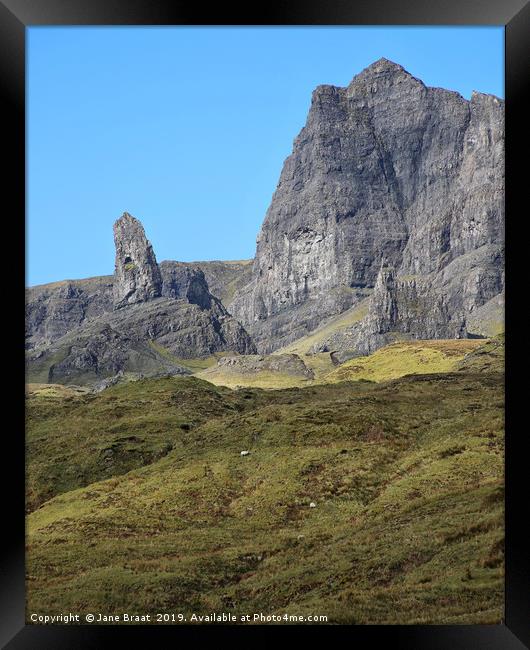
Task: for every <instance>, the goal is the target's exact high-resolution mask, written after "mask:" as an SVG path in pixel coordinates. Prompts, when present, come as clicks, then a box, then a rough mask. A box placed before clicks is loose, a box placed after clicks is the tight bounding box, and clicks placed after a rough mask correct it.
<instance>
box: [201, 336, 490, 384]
mask: <svg viewBox="0 0 530 650" xmlns="http://www.w3.org/2000/svg"><path fill="white" fill-rule="evenodd" d="M484 344H485V341H484V340H483V339H482V340H481V339H460V340H454V339H451V340H437V341H400V342H399V343H392V344H391V345H387V346H385V347H384V348H381V349H379V350H377V351H376V352H374V353H373V354H371V355H368V356H366V357H357V358H355V359H351V360H350V361H346V362H345V363H343V364H341V365H340V366H335V365H334V364H333V362H332V360H331V358H330V355H329V352H322V353H319V354H305V353H302V350H303V349H304V348H303V347H301V348H299V350H300V351H299V353H298V354H299V356H300V358H301V359H302V360H303V362H304V364H305V365H306V366H307V367H308V368H310V369H311V370H312V371H313V373H314V379H308V378H307V377H306V376H304V375H303V374H300V376H296V375H293V374H286V373H282V372H256V373H237V372H235V371H234V370H233V369H232V368H229V367H228V368H227V367H226V366H218V365H211V364H210V365H209V367H208V368H206V369H205V370H202V371H199V372H198V373H197V376H198V377H200V378H202V379H205V380H206V381H209V382H211V383H213V384H216V385H218V386H228V387H230V388H237V387H240V386H247V387H254V388H256V387H257V388H277V389H282V388H292V387H294V386H299V387H304V386H308V385H314V384H326V383H334V382H338V381H358V380H360V379H364V380H368V381H377V382H382V381H389V380H390V379H397V378H398V377H403V376H404V375H409V374H418V375H424V374H430V373H436V372H449V371H451V370H456V369H458V368H459V367H460V366H459V364H460V363H461V362H463V360H464V359H465V358H466V356H467V355H469V354H470V353H472V352H473V351H475V350H478V349H479V348H481V347H482V346H484ZM290 348H291V346H290ZM287 349H288V348H284V350H287ZM293 349H296V346H294V347H293ZM291 353H292V351H291ZM277 354H279V351H278V352H275V353H274V355H277ZM274 355H273V356H274ZM486 356H487V355H486ZM488 358H489V357H488Z"/></svg>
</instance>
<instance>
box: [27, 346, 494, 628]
mask: <svg viewBox="0 0 530 650" xmlns="http://www.w3.org/2000/svg"><path fill="white" fill-rule="evenodd" d="M488 345H489V344H488ZM501 347H502V346H501ZM495 351H497V352H499V348H498V347H497V348H495V350H490V351H489V352H488V351H487V352H486V353H484V354H483V356H482V359H481V363H482V365H481V367H480V368H479V369H477V368H475V367H473V366H472V365H468V367H467V368H466V366H465V364H464V363H461V369H460V370H456V371H454V372H448V373H444V374H429V375H416V376H415V375H412V376H407V377H403V378H400V379H396V380H394V381H389V382H385V383H380V384H377V383H372V382H366V381H357V382H341V383H336V384H328V385H318V386H317V385H313V386H308V387H306V388H303V389H301V388H288V389H284V390H275V391H267V390H260V389H256V388H246V389H242V390H237V391H231V390H228V389H224V388H218V387H215V386H212V385H209V384H208V383H206V382H201V381H199V380H198V379H195V378H189V377H188V378H170V379H150V380H144V381H139V382H134V383H129V384H124V385H121V386H116V387H114V388H111V389H108V390H106V391H104V392H103V393H100V394H98V395H96V396H87V395H77V396H74V397H72V396H69V398H61V397H47V398H45V397H40V398H34V403H33V404H32V403H31V400H30V403H29V407H30V408H29V410H30V414H31V417H30V420H29V423H28V442H29V444H30V446H31V445H32V444H33V445H35V446H34V447H33V449H32V453H31V456H30V463H29V465H28V476H29V477H30V478H31V480H32V481H34V479H33V477H34V476H36V475H37V474H38V475H39V477H40V478H39V482H40V488H39V489H40V491H41V492H40V493H41V494H45V493H46V489H47V488H49V490H50V492H51V493H53V492H54V493H55V494H56V496H52V497H51V498H49V500H47V501H46V502H44V503H41V505H40V507H38V508H37V509H35V510H34V511H33V512H32V513H31V514H30V515H29V516H28V527H27V564H26V567H27V597H28V604H27V608H28V611H37V612H46V613H48V614H53V613H63V612H64V611H76V612H80V613H84V612H94V611H101V612H105V613H108V614H119V613H123V612H125V611H134V612H142V613H155V612H172V611H177V612H181V613H183V614H184V615H185V616H187V617H189V616H190V615H191V614H192V613H196V614H203V615H204V614H208V613H211V612H212V611H218V612H222V611H225V612H230V613H233V614H235V615H242V614H246V613H254V612H264V613H265V614H296V615H308V614H321V615H326V616H328V622H329V623H360V624H363V623H409V624H417V623H459V624H463V623H467V624H471V623H499V622H500V620H501V618H502V615H503V566H504V563H503V539H504V530H503V499H504V497H503V494H504V493H503V449H504V435H503V375H502V373H500V372H498V370H497V367H496V366H495V365H491V366H490V368H489V369H488V368H486V369H484V363H483V362H484V361H485V359H486V358H487V357H488V356H489V355H493V354H494V353H495ZM472 354H474V353H472ZM468 361H469V359H468ZM183 421H186V422H187V423H188V424H191V426H190V427H189V428H188V429H186V430H183V429H180V428H179V423H181V422H183ZM74 432H75V433H76V434H77V435H76V436H74V435H73V433H74ZM112 435H120V436H131V435H135V436H137V437H142V438H143V439H144V443H143V444H146V445H149V446H150V447H152V448H156V447H157V445H158V444H160V443H161V442H166V441H167V442H169V443H170V444H171V445H172V448H171V449H170V450H169V451H168V452H167V453H165V455H163V457H160V458H159V459H158V460H156V459H155V458H153V459H151V461H150V462H149V464H144V465H143V466H138V467H133V468H131V469H130V471H127V472H126V473H122V472H121V471H119V472H114V473H113V475H112V476H110V477H108V478H106V480H98V477H99V472H103V476H105V474H104V472H105V471H107V470H106V469H105V468H104V467H103V468H99V466H100V465H101V464H102V463H104V460H103V459H102V457H101V455H100V454H99V449H100V447H101V445H108V440H111V439H112ZM108 436H110V438H108ZM100 442H101V444H100ZM244 449H247V450H250V451H251V453H250V455H248V456H244V457H242V456H241V455H240V451H241V450H244ZM59 454H63V455H65V456H66V458H65V459H64V460H63V461H62V462H63V469H64V470H66V469H67V468H68V467H79V466H80V465H76V463H81V464H83V463H85V465H84V466H85V467H88V468H90V471H91V472H92V474H90V472H89V474H88V475H87V480H91V481H92V480H93V481H94V482H90V484H89V485H86V486H84V487H82V486H81V485H77V486H76V485H75V481H74V482H72V483H71V484H70V486H69V489H68V491H65V488H66V487H67V486H65V485H59V484H58V483H57V481H56V478H54V475H55V473H57V469H56V468H57V463H58V462H59V459H58V455H59ZM81 461H82V462H81ZM98 468H99V469H98ZM123 469H124V470H125V467H124V468H123ZM86 471H88V470H86ZM28 488H29V494H30V498H29V501H30V502H31V499H32V498H34V494H35V485H34V483H31V482H30V484H29V485H28ZM312 501H314V502H315V503H316V508H309V503H310V502H312Z"/></svg>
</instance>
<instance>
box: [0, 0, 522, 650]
mask: <svg viewBox="0 0 530 650" xmlns="http://www.w3.org/2000/svg"><path fill="white" fill-rule="evenodd" d="M105 24H109V25H144V24H145V25H202V24H208V25H275V24H279V25H348V24H350V25H504V26H505V36H506V41H505V43H506V45H505V65H506V69H505V86H506V248H507V251H506V252H507V270H508V274H507V275H508V277H507V294H506V295H507V304H506V325H507V326H506V329H507V346H506V349H507V390H506V397H507V428H506V443H507V451H506V454H507V455H506V599H505V607H506V609H505V620H504V622H503V624H501V625H491V626H484V625H476V626H467V625H466V626H437V625H432V626H399V625H398V626H339V627H336V628H334V629H330V627H312V629H311V635H312V636H313V635H314V634H317V636H318V635H320V634H323V635H324V634H325V635H326V637H325V638H326V640H327V641H328V643H329V634H330V633H332V632H335V633H339V634H341V636H343V638H344V640H347V641H348V642H351V643H352V644H353V645H357V646H358V647H359V648H365V647H367V648H368V647H370V648H371V647H375V646H377V645H378V644H382V647H390V648H403V649H405V648H406V649H407V650H412V649H414V648H425V649H429V650H438V649H440V650H442V649H446V648H447V649H449V648H450V649H451V650H460V649H462V650H470V649H475V648H476V649H482V648H484V649H491V650H496V649H499V650H511V649H513V650H516V649H519V648H524V647H530V599H529V592H530V562H529V559H528V558H529V556H530V553H528V550H527V546H528V543H527V537H526V535H525V533H524V530H525V526H526V523H527V522H526V518H525V514H526V512H525V507H524V502H525V498H524V495H525V494H526V491H527V489H526V480H525V479H526V474H527V472H528V470H527V469H526V464H527V461H526V458H527V456H526V455H525V454H524V442H525V438H526V436H527V433H526V430H525V429H527V427H521V428H518V427H512V422H515V418H514V413H515V411H516V410H517V408H519V407H520V405H521V404H524V397H523V390H524V385H522V384H521V383H518V382H517V381H516V380H514V378H516V377H517V376H518V364H522V363H524V362H523V361H522V360H521V358H520V355H519V354H518V353H517V351H514V350H515V347H514V346H513V344H512V342H513V341H516V340H517V337H518V334H517V332H521V331H522V328H521V326H520V324H519V319H518V318H516V317H513V316H512V309H513V310H514V311H515V309H516V306H514V305H513V303H512V302H511V301H513V297H512V296H516V293H515V291H514V290H513V288H512V287H513V283H512V281H511V278H512V277H516V275H517V269H516V268H515V270H514V267H517V264H518V263H519V264H520V263H521V260H520V259H519V258H518V256H517V255H516V254H515V252H513V251H514V247H515V246H516V242H517V240H519V239H520V236H519V225H520V224H519V220H518V218H517V215H518V214H519V215H520V216H521V217H523V216H524V213H523V212H522V211H519V210H518V207H517V206H525V203H526V202H527V200H528V199H527V194H528V192H527V190H526V185H527V184H528V181H527V180H526V176H527V174H528V172H527V167H528V166H527V165H521V164H520V163H519V162H518V161H522V160H525V158H527V157H528V153H527V152H528V145H527V140H528V135H527V131H528V128H527V122H528V118H527V112H528V111H527V106H528V104H527V103H526V101H525V92H524V91H525V90H526V86H527V82H528V69H529V63H530V4H529V3H528V0H445V1H444V2H438V3H434V2H432V1H429V0H408V1H406V2H405V1H402V2H396V1H395V0H370V1H367V0H362V1H359V2H348V1H347V0H327V1H320V2H319V1H318V0H306V1H305V2H304V1H303V0H295V1H289V0H283V1H282V2H277V3H276V4H275V5H272V4H271V5H267V6H266V5H263V6H260V5H255V6H254V8H253V9H251V8H250V4H249V5H247V7H246V8H245V7H243V6H242V7H239V6H237V5H236V3H234V4H233V5H227V4H225V3H223V4H218V5H216V6H212V7H211V8H208V9H207V10H206V9H205V8H204V7H202V6H200V5H197V4H194V3H185V2H179V1H171V0H85V1H83V0H66V1H65V0H0V51H1V54H0V88H1V93H2V108H3V109H4V115H5V117H4V125H5V129H4V159H5V161H7V163H8V165H7V169H6V170H5V172H4V176H3V179H4V183H3V187H4V196H5V195H6V194H7V195H8V197H9V198H11V202H10V205H11V208H10V212H9V219H6V218H5V215H4V223H5V222H6V221H9V224H6V225H9V226H10V229H11V232H10V234H9V242H10V244H9V247H10V248H11V250H12V252H14V253H15V255H16V256H17V261H16V263H15V264H14V265H11V267H10V268H11V269H17V271H18V273H19V274H20V275H19V276H18V277H17V278H15V277H14V272H13V273H12V274H11V280H10V282H9V287H8V289H9V291H11V292H12V297H9V298H7V300H9V301H10V303H11V306H12V307H11V309H12V311H11V312H10V313H12V314H14V316H13V317H11V318H10V319H9V323H8V328H9V332H10V333H9V337H10V339H9V340H10V341H15V342H16V344H15V343H13V344H12V345H11V347H12V348H13V350H12V354H13V360H12V361H11V363H12V364H13V365H12V368H16V369H18V368H20V383H19V381H18V377H19V375H18V374H16V372H15V373H14V374H13V373H12V374H11V376H13V377H14V379H13V381H12V382H11V387H12V389H13V393H14V394H13V399H12V401H10V403H9V411H10V412H11V414H12V415H13V416H14V419H15V421H16V422H17V423H18V424H19V426H18V427H17V426H14V427H9V432H8V430H7V429H6V431H5V432H4V439H5V443H4V464H5V465H9V466H10V467H11V469H12V472H11V473H9V472H7V471H6V468H5V467H4V469H3V471H2V472H1V474H2V479H3V480H4V481H5V485H4V490H3V492H2V494H3V497H4V499H3V503H2V505H3V507H4V511H5V510H8V513H7V515H5V516H4V522H7V526H6V527H5V528H4V543H5V544H6V547H5V549H4V551H3V554H2V556H1V559H0V643H1V644H2V647H5V648H9V649H10V650H21V649H23V648H31V649H32V650H33V649H37V648H38V649H41V648H50V649H52V648H53V650H60V649H62V648H65V649H70V648H105V647H112V646H113V645H114V644H115V643H119V642H123V641H124V639H125V637H126V638H127V642H129V643H130V642H134V643H138V644H140V645H142V647H143V646H146V645H147V644H154V647H163V648H165V647H168V646H169V644H170V643H171V644H174V643H176V642H177V643H178V642H182V643H186V642H190V641H192V640H193V641H195V640H196V639H199V638H202V637H204V636H205V635H208V636H209V637H211V638H212V639H215V642H216V643H219V642H220V641H221V639H220V638H219V635H220V633H225V632H226V633H228V632H230V633H233V632H236V633H237V635H238V636H240V637H242V639H247V640H249V641H251V635H252V634H254V633H255V631H256V628H255V627H254V626H248V627H244V626H238V627H237V628H235V627H225V628H223V629H221V628H219V627H217V626H196V627H184V626H161V627H154V626H123V627H118V626H116V627H112V626H103V627H98V626H93V627H90V626H71V627H68V626H38V625H25V622H24V617H25V589H24V578H25V572H24V533H25V526H24V496H23V495H24V438H23V433H22V432H23V430H24V429H23V426H24V421H23V418H24V400H23V395H24V393H23V392H22V382H23V381H24V377H23V373H24V370H23V365H22V359H21V358H20V357H19V352H18V351H17V350H20V351H21V350H23V344H22V341H20V342H19V340H18V332H20V337H21V338H22V331H23V327H22V322H20V329H18V328H19V321H18V319H19V318H20V320H21V321H22V301H23V297H22V296H23V295H24V293H23V287H22V283H23V282H24V279H23V278H24V273H23V268H22V259H23V257H24V250H25V228H24V223H25V219H24V215H25V109H24V101H25V31H26V27H29V26H36V25H105ZM525 181H526V183H525ZM523 197H524V198H523ZM525 212H526V210H525ZM522 261H523V263H524V261H525V260H524V259H523V260H522ZM521 268H522V267H521ZM19 304H20V311H18V305H19ZM518 327H519V328H520V329H519V330H518ZM520 367H521V368H522V367H523V366H520ZM521 376H523V375H521ZM15 432H16V435H15ZM8 433H9V435H7V434H8ZM523 434H524V435H523ZM521 496H522V497H523V498H521ZM8 531H9V532H8ZM285 631H286V626H270V627H261V628H260V630H259V634H260V637H261V638H262V639H263V640H264V641H265V642H266V641H267V640H272V639H273V638H276V635H278V634H282V635H284V634H285ZM300 631H304V630H303V628H300V627H297V628H296V633H297V634H299V633H300ZM223 635H224V634H223ZM155 637H156V638H157V639H159V640H158V642H157V641H153V639H154V638H155ZM313 639H314V641H315V642H318V639H317V638H314V637H313ZM322 639H324V637H322Z"/></svg>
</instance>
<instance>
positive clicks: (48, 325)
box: [25, 275, 114, 350]
mask: <svg viewBox="0 0 530 650" xmlns="http://www.w3.org/2000/svg"><path fill="white" fill-rule="evenodd" d="M113 304H114V293H113V278H112V276H111V275H106V276H102V277H98V278H87V279H86V280H65V281H63V282H54V283H52V284H43V285H40V286H37V287H30V288H28V289H27V290H26V344H25V345H26V349H27V350H32V349H34V348H36V347H39V346H43V345H49V344H51V343H53V342H54V341H56V340H57V339H59V338H60V337H61V336H64V335H65V334H66V333H67V332H69V331H71V330H72V329H74V327H77V326H78V325H81V323H84V322H86V321H90V320H92V319H95V318H98V317H99V316H101V315H102V314H104V313H106V312H108V311H111V310H112V309H113Z"/></svg>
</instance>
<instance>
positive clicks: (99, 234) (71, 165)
mask: <svg viewBox="0 0 530 650" xmlns="http://www.w3.org/2000/svg"><path fill="white" fill-rule="evenodd" d="M503 39H504V30H503V28H502V27H471V28H467V27H457V28H454V27H431V28H423V27H408V28H395V27H334V28H321V27H309V28H303V27H298V28H292V27H279V28H273V27H269V28H240V27H237V28H186V27H184V28H181V27H175V28H173V27H172V28H164V27H161V28H146V27H140V28H130V27H121V28H112V27H101V28H100V27H93V28H81V27H66V28H64V27H60V28H49V27H45V28H44V27H32V28H29V29H28V39H27V44H28V45H27V47H28V52H27V55H28V56H27V65H28V75H27V98H28V111H27V139H26V142H27V145H26V146H27V172H28V174H27V176H28V190H27V216H26V223H27V267H26V268H27V278H26V280H27V284H29V285H34V284H41V283H45V282H51V281H55V280H61V279H65V278H71V279H74V278H82V277H89V276H94V275H103V274H110V273H112V272H113V268H114V245H113V239H112V224H113V222H114V221H115V219H117V218H118V217H119V216H120V215H121V214H122V213H123V212H124V211H127V212H130V213H131V214H133V215H134V216H136V217H138V218H139V219H141V220H142V222H143V224H144V226H145V228H146V232H147V236H148V238H149V239H150V240H151V242H152V244H153V246H154V249H155V253H156V256H157V259H158V260H159V261H162V260H164V259H174V260H182V261H197V260H207V259H244V258H250V257H252V256H253V255H254V250H255V239H256V235H257V232H258V229H259V227H260V225H261V222H262V221H263V217H264V215H265V212H266V210H267V207H268V205H269V203H270V199H271V197H272V194H273V192H274V189H275V187H276V184H277V181H278V178H279V174H280V171H281V167H282V163H283V161H284V160H285V158H286V157H287V156H288V155H289V153H290V152H291V147H292V142H293V139H294V138H295V136H296V135H297V134H298V132H299V131H300V129H301V128H302V126H303V125H304V122H305V118H306V115H307V111H308V108H309V104H310V99H311V92H312V90H313V88H314V87H315V86H317V85H319V84H335V85H339V86H345V85H347V84H348V83H349V81H350V80H351V78H352V77H353V76H354V75H355V74H357V73H358V72H360V71H361V70H362V69H363V68H365V67H366V66H367V65H369V64H370V63H372V62H373V61H375V60H377V59H378V58H380V57H382V56H384V57H386V58H388V59H391V60H393V61H395V62H397V63H400V64H401V65H403V66H404V67H405V68H406V69H407V70H408V71H409V72H411V73H412V74H413V75H414V76H416V77H419V78H420V79H422V80H423V81H424V82H425V83H426V84H427V85H431V86H441V87H445V88H449V89H451V90H456V91H458V92H460V93H461V94H462V95H463V96H464V97H466V98H469V96H470V94H471V91H472V90H478V91H481V92H487V93H493V94H495V95H497V96H499V97H503V96H504V74H503V69H504V60H503V50H504V41H503Z"/></svg>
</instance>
